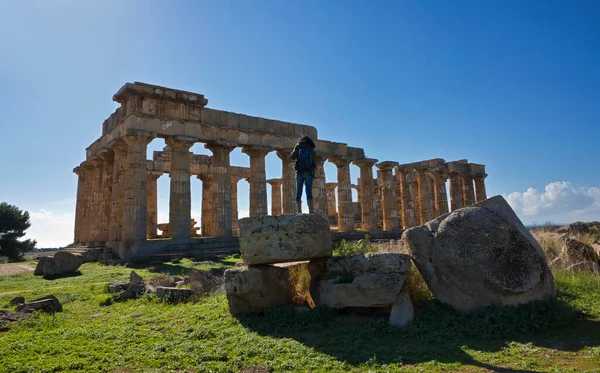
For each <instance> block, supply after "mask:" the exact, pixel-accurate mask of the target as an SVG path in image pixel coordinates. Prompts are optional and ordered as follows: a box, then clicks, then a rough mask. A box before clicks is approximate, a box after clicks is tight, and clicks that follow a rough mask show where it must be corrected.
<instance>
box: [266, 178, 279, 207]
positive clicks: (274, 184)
mask: <svg viewBox="0 0 600 373" xmlns="http://www.w3.org/2000/svg"><path fill="white" fill-rule="evenodd" d="M267 183H269V184H271V215H281V213H282V210H281V184H282V181H281V179H269V180H267Z"/></svg>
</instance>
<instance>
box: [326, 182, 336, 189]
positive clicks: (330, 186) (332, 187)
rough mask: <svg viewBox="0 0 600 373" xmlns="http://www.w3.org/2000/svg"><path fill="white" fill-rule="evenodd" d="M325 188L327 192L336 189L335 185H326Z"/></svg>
mask: <svg viewBox="0 0 600 373" xmlns="http://www.w3.org/2000/svg"><path fill="white" fill-rule="evenodd" d="M325 187H326V188H327V189H329V190H334V189H335V188H337V183H326V184H325Z"/></svg>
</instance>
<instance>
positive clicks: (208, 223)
mask: <svg viewBox="0 0 600 373" xmlns="http://www.w3.org/2000/svg"><path fill="white" fill-rule="evenodd" d="M198 179H200V180H201V181H202V209H201V210H202V215H201V219H202V222H201V228H200V235H201V236H202V237H211V236H214V231H213V216H214V214H213V208H212V198H213V191H212V187H213V177H212V175H211V174H201V175H198Z"/></svg>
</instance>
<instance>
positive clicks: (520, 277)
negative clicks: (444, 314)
mask: <svg viewBox="0 0 600 373" xmlns="http://www.w3.org/2000/svg"><path fill="white" fill-rule="evenodd" d="M402 239H403V240H404V241H405V242H406V243H407V244H408V247H409V248H410V251H411V253H412V257H413V260H414V262H415V264H416V265H417V267H418V269H419V271H420V272H421V274H422V275H423V278H424V279H425V281H426V282H427V285H428V287H429V289H430V290H431V292H432V293H433V295H434V296H435V297H436V298H437V299H438V300H440V301H441V302H444V303H447V304H449V305H451V306H452V307H454V308H455V309H457V310H460V311H470V310H473V309H476V308H478V307H482V306H484V305H488V304H499V305H517V304H522V303H527V302H530V301H534V300H546V299H551V298H553V297H554V296H555V294H556V292H555V287H554V278H553V276H552V273H551V272H550V269H549V268H548V263H547V262H546V258H545V256H544V252H543V250H542V248H541V246H540V245H539V243H538V242H537V241H536V240H535V239H534V238H533V236H532V235H531V234H530V233H529V232H528V230H527V229H526V228H525V227H524V226H523V224H522V223H521V221H520V220H519V218H518V217H517V215H516V214H515V213H514V212H513V210H512V209H511V208H510V206H509V205H508V203H507V202H506V201H505V200H504V198H502V197H501V196H495V197H492V198H490V199H487V200H485V201H482V202H479V203H476V204H474V205H471V206H469V207H466V208H463V209H458V210H455V211H453V212H451V213H450V214H446V215H442V216H440V217H439V218H437V219H435V220H432V221H430V222H428V223H427V224H425V225H422V226H420V227H414V228H411V229H408V230H407V231H406V232H404V234H403V236H402Z"/></svg>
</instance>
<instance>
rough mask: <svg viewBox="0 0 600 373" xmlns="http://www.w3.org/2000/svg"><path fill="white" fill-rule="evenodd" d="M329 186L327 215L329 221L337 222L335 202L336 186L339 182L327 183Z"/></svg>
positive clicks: (327, 186)
mask: <svg viewBox="0 0 600 373" xmlns="http://www.w3.org/2000/svg"><path fill="white" fill-rule="evenodd" d="M325 187H326V188H327V216H328V217H329V221H330V222H331V221H335V222H336V223H337V208H336V204H335V188H337V183H325Z"/></svg>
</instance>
